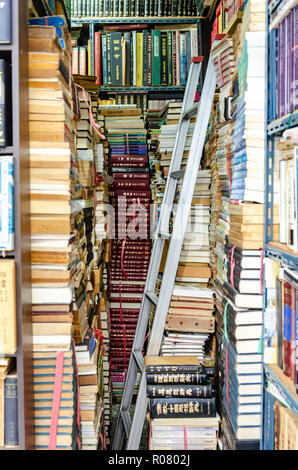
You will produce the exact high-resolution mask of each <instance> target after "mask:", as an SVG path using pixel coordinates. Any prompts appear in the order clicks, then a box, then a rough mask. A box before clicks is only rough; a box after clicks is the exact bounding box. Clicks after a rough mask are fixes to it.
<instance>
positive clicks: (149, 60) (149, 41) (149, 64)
mask: <svg viewBox="0 0 298 470" xmlns="http://www.w3.org/2000/svg"><path fill="white" fill-rule="evenodd" d="M147 44H148V50H147V70H148V76H147V85H148V86H151V85H152V33H151V31H148V36H147Z"/></svg>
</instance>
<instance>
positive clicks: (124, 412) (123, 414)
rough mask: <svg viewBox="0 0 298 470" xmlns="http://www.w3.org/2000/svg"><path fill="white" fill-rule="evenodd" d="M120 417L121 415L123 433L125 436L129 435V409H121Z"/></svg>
mask: <svg viewBox="0 0 298 470" xmlns="http://www.w3.org/2000/svg"><path fill="white" fill-rule="evenodd" d="M121 417H122V421H123V425H124V429H125V433H126V435H127V436H129V434H130V429H131V417H130V414H129V411H128V410H122V411H121Z"/></svg>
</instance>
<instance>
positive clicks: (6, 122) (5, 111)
mask: <svg viewBox="0 0 298 470" xmlns="http://www.w3.org/2000/svg"><path fill="white" fill-rule="evenodd" d="M9 95H10V68H9V65H8V63H7V62H6V61H5V60H4V59H0V147H6V146H8V145H9V144H10V140H11V130H10V128H11V124H10V116H11V113H10V109H11V103H10V96H9Z"/></svg>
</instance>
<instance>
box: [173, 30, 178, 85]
mask: <svg viewBox="0 0 298 470" xmlns="http://www.w3.org/2000/svg"><path fill="white" fill-rule="evenodd" d="M176 51H177V48H176V31H173V34H172V68H173V71H172V81H173V85H174V86H176V85H177V55H176V54H177V52H176Z"/></svg>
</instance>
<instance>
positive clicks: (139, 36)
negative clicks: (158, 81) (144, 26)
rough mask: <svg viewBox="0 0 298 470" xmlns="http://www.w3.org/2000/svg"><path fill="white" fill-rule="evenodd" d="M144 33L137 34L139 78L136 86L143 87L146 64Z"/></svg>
mask: <svg viewBox="0 0 298 470" xmlns="http://www.w3.org/2000/svg"><path fill="white" fill-rule="evenodd" d="M143 39H144V37H143V32H141V33H139V32H138V33H137V62H136V69H137V77H136V86H139V87H141V86H143V64H144V57H143V52H144V41H143Z"/></svg>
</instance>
